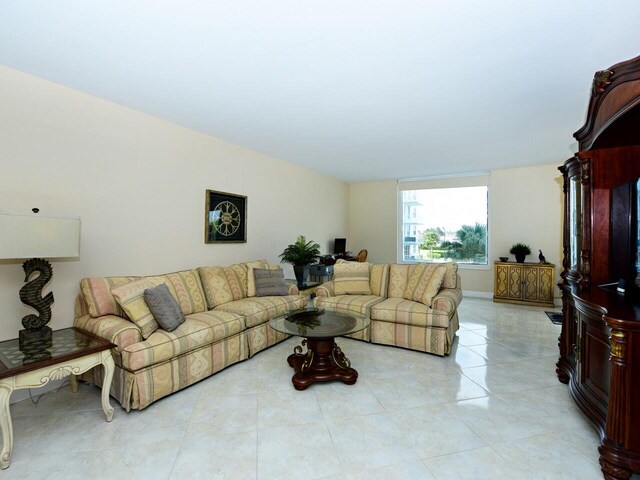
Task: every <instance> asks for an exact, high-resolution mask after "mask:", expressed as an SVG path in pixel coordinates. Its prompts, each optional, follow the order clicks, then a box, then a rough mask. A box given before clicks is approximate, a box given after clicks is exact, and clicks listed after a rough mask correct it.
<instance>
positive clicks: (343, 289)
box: [333, 261, 371, 295]
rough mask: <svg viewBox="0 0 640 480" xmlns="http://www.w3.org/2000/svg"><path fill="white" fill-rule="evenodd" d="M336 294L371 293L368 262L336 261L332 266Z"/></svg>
mask: <svg viewBox="0 0 640 480" xmlns="http://www.w3.org/2000/svg"><path fill="white" fill-rule="evenodd" d="M333 284H334V289H335V292H336V295H371V285H369V264H368V263H367V262H344V261H342V262H341V261H338V262H337V263H336V264H335V265H334V267H333Z"/></svg>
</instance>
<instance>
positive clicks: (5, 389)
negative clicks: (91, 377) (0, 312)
mask: <svg viewBox="0 0 640 480" xmlns="http://www.w3.org/2000/svg"><path fill="white" fill-rule="evenodd" d="M113 347H115V345H114V344H112V343H111V342H108V341H106V340H104V339H102V338H99V337H96V336H95V335H92V334H90V333H88V332H85V331H82V330H79V329H77V328H65V329H63V330H55V331H53V335H52V339H50V340H49V341H48V342H47V341H36V342H32V343H30V344H27V345H24V344H23V345H22V346H20V345H19V342H18V339H13V340H7V341H4V342H0V429H2V450H1V451H0V468H1V469H3V470H4V469H6V468H8V467H9V465H10V464H11V456H12V453H13V426H12V423H11V412H10V409H9V399H10V397H11V393H12V392H13V391H15V390H19V389H23V388H37V387H42V386H44V385H46V384H47V383H49V382H50V381H54V380H62V379H63V378H65V377H68V376H70V381H71V390H72V391H73V392H77V391H78V381H77V378H76V375H80V374H81V373H84V372H86V371H87V370H89V369H91V368H94V367H97V366H98V365H102V367H103V368H104V381H103V383H102V410H103V411H104V414H105V416H106V418H107V422H110V421H111V420H112V418H113V407H112V406H111V404H110V403H109V390H110V388H111V380H112V379H113V372H114V369H115V364H114V363H113V357H112V356H111V349H112V348H113Z"/></svg>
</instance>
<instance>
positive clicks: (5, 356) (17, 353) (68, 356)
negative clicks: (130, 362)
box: [0, 327, 115, 378]
mask: <svg viewBox="0 0 640 480" xmlns="http://www.w3.org/2000/svg"><path fill="white" fill-rule="evenodd" d="M113 347H115V345H114V344H113V343H111V342H109V341H107V340H104V339H102V338H100V337H97V336H95V335H92V334H91V333H89V332H85V331H83V330H80V329H78V328H75V327H71V328H64V329H62V330H54V331H53V332H52V338H51V340H50V341H48V340H36V341H32V342H27V344H25V345H23V346H22V348H20V343H19V340H18V339H17V338H14V339H12V340H5V341H4V342H0V378H6V377H12V376H14V375H17V374H19V373H25V372H30V371H32V370H37V369H39V368H43V367H47V366H50V365H55V364H56V363H61V362H64V361H67V360H72V359H74V358H79V357H84V356H85V355H89V354H92V353H96V352H101V351H102V350H109V349H111V348H113Z"/></svg>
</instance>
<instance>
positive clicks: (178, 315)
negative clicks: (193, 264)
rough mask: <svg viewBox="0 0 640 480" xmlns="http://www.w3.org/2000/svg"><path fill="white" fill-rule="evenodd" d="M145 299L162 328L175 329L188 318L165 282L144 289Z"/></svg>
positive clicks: (170, 330) (168, 330)
mask: <svg viewBox="0 0 640 480" xmlns="http://www.w3.org/2000/svg"><path fill="white" fill-rule="evenodd" d="M144 300H145V302H147V305H149V310H151V313H152V314H153V316H154V318H155V319H156V322H158V325H160V328H162V329H163V330H166V331H167V332H172V331H174V330H175V329H176V328H178V326H179V325H180V324H181V323H183V322H184V321H185V320H186V318H185V316H184V313H182V309H181V308H180V305H178V302H177V301H176V299H175V298H174V297H173V295H171V292H170V291H169V288H168V287H167V285H166V284H164V283H161V284H160V285H158V286H157V287H154V288H147V289H146V290H145V291H144Z"/></svg>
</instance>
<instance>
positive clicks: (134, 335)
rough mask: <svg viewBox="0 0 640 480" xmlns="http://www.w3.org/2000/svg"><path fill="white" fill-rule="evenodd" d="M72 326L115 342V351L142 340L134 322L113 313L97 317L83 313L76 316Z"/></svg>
mask: <svg viewBox="0 0 640 480" xmlns="http://www.w3.org/2000/svg"><path fill="white" fill-rule="evenodd" d="M73 326H74V327H77V328H80V329H81V330H85V331H87V332H89V333H93V334H94V335H97V336H98V337H100V338H104V339H105V340H109V341H110V342H111V343H115V344H116V345H117V347H116V350H117V351H122V349H124V348H125V347H127V346H129V345H133V344H134V343H138V342H141V341H142V334H141V333H140V329H139V328H138V326H137V325H136V324H135V323H133V322H131V321H129V320H125V319H124V318H121V317H117V316H115V315H104V316H102V317H98V318H93V317H92V316H91V315H84V316H82V317H79V318H76V319H75V320H74V321H73Z"/></svg>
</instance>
